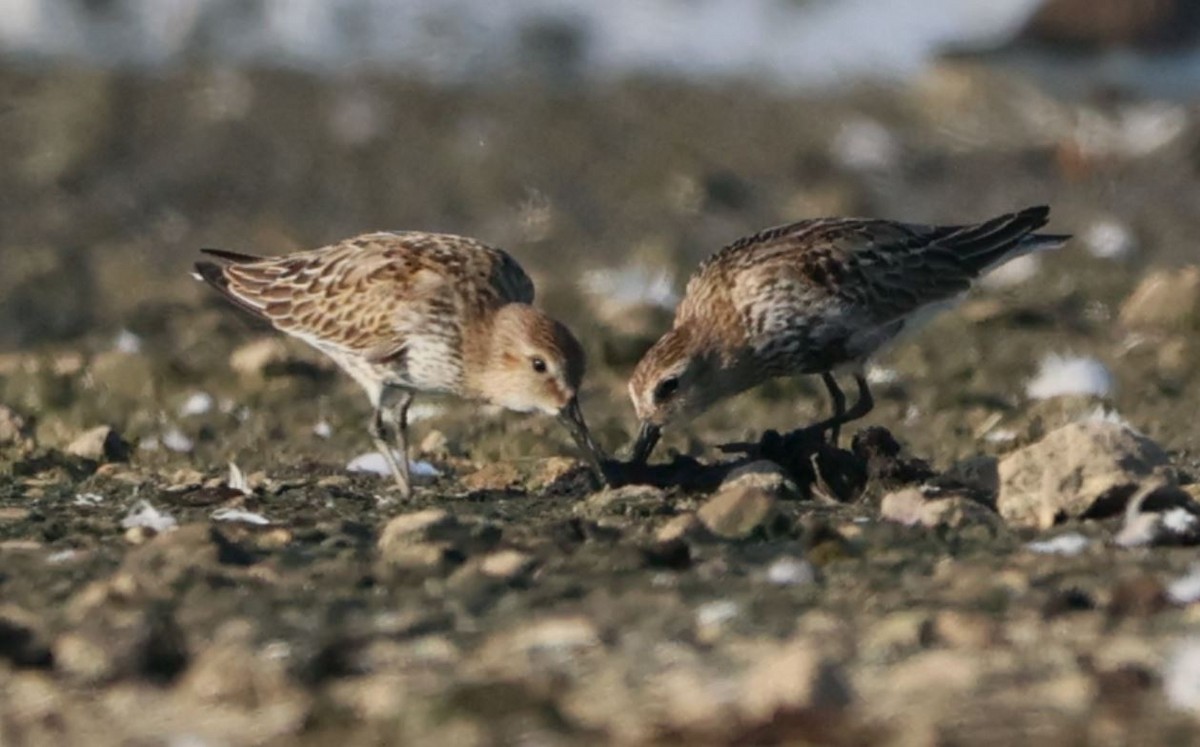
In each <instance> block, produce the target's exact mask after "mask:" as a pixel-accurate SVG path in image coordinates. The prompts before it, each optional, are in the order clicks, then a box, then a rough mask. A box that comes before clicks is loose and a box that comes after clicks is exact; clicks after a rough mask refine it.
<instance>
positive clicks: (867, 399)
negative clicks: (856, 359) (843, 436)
mask: <svg viewBox="0 0 1200 747" xmlns="http://www.w3.org/2000/svg"><path fill="white" fill-rule="evenodd" d="M854 381H856V382H857V383H858V401H857V402H855V403H854V407H851V408H850V409H849V410H848V411H847V412H846V416H845V418H843V420H842V423H849V422H850V421H851V420H858V419H859V418H862V417H866V415H867V413H869V412H870V411H871V410H874V409H875V398H874V397H872V396H871V387H870V386H868V385H867V377H866V376H864V375H863V373H862V371H858V372H856V373H855V374H854Z"/></svg>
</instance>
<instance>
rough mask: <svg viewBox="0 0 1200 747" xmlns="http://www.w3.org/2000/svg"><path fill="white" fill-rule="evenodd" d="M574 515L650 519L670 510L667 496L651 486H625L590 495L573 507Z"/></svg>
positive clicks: (594, 517) (593, 517)
mask: <svg viewBox="0 0 1200 747" xmlns="http://www.w3.org/2000/svg"><path fill="white" fill-rule="evenodd" d="M574 510H575V513H577V514H580V515H582V516H585V517H587V518H592V519H598V518H602V517H606V516H629V517H652V516H661V515H663V514H665V513H668V512H669V511H670V510H671V507H670V505H669V504H668V502H667V494H666V492H665V491H663V490H662V489H660V488H656V487H653V486H651V485H625V486H624V487H620V488H607V489H605V490H601V491H600V492H598V493H592V494H591V495H589V496H588V497H587V499H586V500H584V501H583V503H578V504H576V505H575V509H574Z"/></svg>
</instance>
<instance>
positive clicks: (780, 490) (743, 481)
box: [719, 459, 800, 499]
mask: <svg viewBox="0 0 1200 747" xmlns="http://www.w3.org/2000/svg"><path fill="white" fill-rule="evenodd" d="M741 488H757V489H759V490H764V491H766V492H769V493H771V494H772V495H774V496H775V497H776V498H779V499H786V498H794V497H796V496H797V495H799V492H800V491H799V489H798V488H797V486H796V483H794V482H792V480H791V479H790V478H789V477H788V476H787V473H786V472H784V470H783V467H780V466H779V465H778V464H776V463H775V462H772V461H770V460H768V459H758V460H755V461H753V462H750V463H749V464H744V465H742V466H741V467H738V468H737V469H734V470H733V471H731V472H730V473H729V474H728V475H726V476H725V479H724V480H722V481H721V487H720V488H719V490H721V491H725V490H736V489H741Z"/></svg>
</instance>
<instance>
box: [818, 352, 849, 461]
mask: <svg viewBox="0 0 1200 747" xmlns="http://www.w3.org/2000/svg"><path fill="white" fill-rule="evenodd" d="M821 381H824V382H825V388H826V389H828V390H829V399H830V400H832V401H833V417H831V418H830V419H829V421H828V422H830V423H831V425H830V426H829V441H830V443H832V444H833V445H834V446H835V447H836V446H837V445H838V436H840V435H841V432H842V418H844V417H845V416H846V395H845V394H843V393H842V390H841V388H840V387H839V386H838V383H837V379H836V378H834V376H833V374H832V373H830V372H829V371H826V372H824V373H823V374H821Z"/></svg>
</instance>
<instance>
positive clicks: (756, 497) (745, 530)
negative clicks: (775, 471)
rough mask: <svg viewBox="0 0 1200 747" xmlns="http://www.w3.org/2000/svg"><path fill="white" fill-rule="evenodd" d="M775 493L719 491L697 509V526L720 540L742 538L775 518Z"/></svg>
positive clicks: (738, 489)
mask: <svg viewBox="0 0 1200 747" xmlns="http://www.w3.org/2000/svg"><path fill="white" fill-rule="evenodd" d="M775 502H776V498H775V494H774V493H773V492H772V491H770V490H764V489H763V488H758V487H733V488H725V489H722V490H721V491H720V492H719V493H717V494H716V495H714V496H713V497H712V498H710V499H708V501H707V502H706V503H705V504H704V505H703V506H701V507H700V510H699V511H698V512H697V516H699V517H700V521H701V523H703V524H704V526H705V527H706V528H707V529H708V531H710V532H712V533H713V534H715V535H716V536H718V537H721V538H723V539H744V538H746V537H749V536H750V535H751V534H753V533H754V531H755V530H757V529H759V528H760V527H765V526H766V525H767V524H768V523H769V522H770V521H771V519H772V518H773V517H774V515H775Z"/></svg>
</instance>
